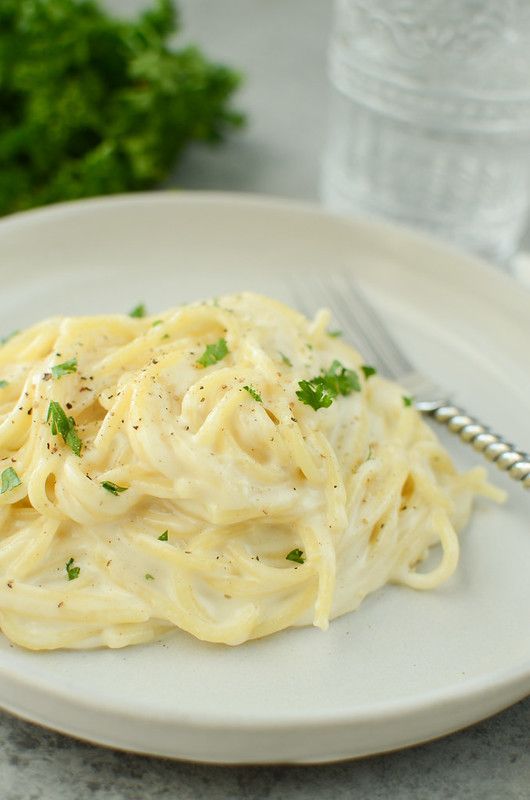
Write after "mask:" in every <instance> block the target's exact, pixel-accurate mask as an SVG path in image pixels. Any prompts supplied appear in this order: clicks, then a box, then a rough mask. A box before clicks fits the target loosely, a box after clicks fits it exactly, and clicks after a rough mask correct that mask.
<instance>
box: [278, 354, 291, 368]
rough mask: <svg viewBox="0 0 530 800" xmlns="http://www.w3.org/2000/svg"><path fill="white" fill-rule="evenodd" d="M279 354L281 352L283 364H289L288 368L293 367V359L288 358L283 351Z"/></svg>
mask: <svg viewBox="0 0 530 800" xmlns="http://www.w3.org/2000/svg"><path fill="white" fill-rule="evenodd" d="M279 352H280V356H281V357H282V361H283V363H284V364H287V366H288V367H292V366H293V362H292V361H291V359H290V358H287V356H286V355H285V353H282V352H281V351H279Z"/></svg>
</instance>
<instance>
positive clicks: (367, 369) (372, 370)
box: [361, 364, 377, 380]
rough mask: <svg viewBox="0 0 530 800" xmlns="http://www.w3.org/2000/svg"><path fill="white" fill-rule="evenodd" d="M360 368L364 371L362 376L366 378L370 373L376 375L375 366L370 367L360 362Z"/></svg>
mask: <svg viewBox="0 0 530 800" xmlns="http://www.w3.org/2000/svg"><path fill="white" fill-rule="evenodd" d="M361 369H362V371H363V373H364V377H365V378H366V380H368V378H369V377H370V376H371V375H377V370H376V368H375V367H371V366H370V365H369V364H361Z"/></svg>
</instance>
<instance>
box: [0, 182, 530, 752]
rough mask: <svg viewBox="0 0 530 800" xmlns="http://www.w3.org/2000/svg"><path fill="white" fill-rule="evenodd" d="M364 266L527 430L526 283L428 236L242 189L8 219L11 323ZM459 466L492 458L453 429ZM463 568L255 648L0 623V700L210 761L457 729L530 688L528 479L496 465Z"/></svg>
mask: <svg viewBox="0 0 530 800" xmlns="http://www.w3.org/2000/svg"><path fill="white" fill-rule="evenodd" d="M312 267H319V268H320V269H322V270H324V271H332V270H334V269H336V268H344V267H349V268H351V269H352V270H353V271H354V272H355V273H356V274H357V276H358V277H359V278H360V279H361V280H362V282H363V283H364V285H365V287H366V288H367V289H368V291H369V292H370V294H371V296H372V298H373V299H374V300H375V301H376V302H377V304H378V305H379V306H380V307H382V308H384V310H385V312H386V313H387V314H388V316H389V317H390V319H391V322H392V323H393V326H394V328H395V330H396V333H397V334H398V336H399V338H400V339H401V340H402V341H403V343H404V344H405V345H406V346H407V348H408V350H409V352H410V354H411V356H412V357H413V359H414V360H415V361H417V363H418V365H420V366H424V367H426V368H428V370H429V371H430V373H431V374H432V375H433V376H434V377H436V378H438V379H439V381H440V382H441V383H444V384H447V386H454V387H455V388H457V398H458V400H460V401H461V402H462V403H463V404H464V405H466V406H467V407H468V408H469V409H470V410H473V411H474V412H475V413H476V414H477V415H480V416H482V417H483V418H484V420H489V421H490V422H491V424H492V425H493V426H495V427H497V428H498V429H499V430H500V431H502V432H503V433H505V434H506V435H507V436H509V437H512V438H513V439H514V440H515V441H517V442H518V443H519V444H520V446H524V445H526V446H527V447H528V446H530V415H529V414H528V398H529V397H530V369H529V367H530V359H529V356H528V341H529V340H530V314H529V311H530V300H529V298H530V294H528V293H527V291H526V290H524V289H522V288H521V287H519V286H518V285H516V284H515V283H514V282H512V281H510V280H509V279H508V278H506V277H505V276H504V275H501V274H499V273H497V272H495V271H494V270H493V269H490V268H489V267H487V266H485V265H483V264H481V263H479V262H477V261H475V260H473V259H471V258H468V257H465V256H463V255H461V254H459V253H457V252H454V251H452V250H450V249H448V248H445V247H442V246H441V245H439V244H438V243H435V242H434V241H431V240H429V239H427V238H423V237H420V236H418V235H416V234H412V233H410V232H408V231H406V230H402V229H399V228H396V227H392V226H389V225H386V224H382V223H379V222H366V221H346V220H344V219H338V218H334V217H331V216H326V215H325V214H323V213H322V212H320V211H319V210H318V209H315V208H311V207H309V206H304V205H300V204H292V203H288V202H284V201H276V200H264V199H259V198H249V197H241V196H236V195H209V194H194V195H189V194H180V195H179V194H176V193H166V194H150V195H138V196H134V197H124V198H114V199H107V200H97V201H89V202H83V203H75V204H70V205H64V206H57V207H55V208H51V209H49V210H44V211H39V212H33V213H29V214H23V215H19V216H15V217H12V218H11V219H7V220H6V221H4V222H2V223H1V224H0V279H1V280H0V286H1V297H0V319H1V325H2V329H3V330H5V331H6V332H9V331H10V330H12V329H15V328H21V327H23V326H24V325H27V324H29V323H31V322H33V321H35V320H38V319H40V318H42V317H44V316H47V315H50V314H55V313H62V314H82V313H86V312H90V313H91V312H110V311H114V310H123V311H127V310H128V309H130V308H131V307H132V306H134V305H135V304H136V303H138V302H139V301H144V302H146V303H147V305H148V306H149V308H150V309H151V310H152V311H153V312H154V311H155V310H159V309H163V308H165V307H167V306H171V305H175V304H177V303H180V302H182V301H189V300H193V299H195V298H197V297H201V296H205V295H206V296H207V295H216V294H219V293H221V292H223V291H231V290H237V289H254V290H258V291H263V292H266V293H269V294H271V295H275V296H278V297H279V298H281V299H286V300H288V299H289V297H288V291H287V288H286V281H285V277H286V275H290V276H299V278H300V280H301V281H303V280H304V275H305V274H306V271H307V270H308V269H309V268H312ZM446 443H447V444H448V445H449V447H450V449H451V451H452V452H453V453H454V455H455V457H456V458H457V461H458V462H459V463H460V464H461V465H462V466H466V465H470V464H473V463H476V462H477V460H478V458H479V457H478V456H476V455H475V454H473V452H471V451H470V452H469V453H468V452H467V451H466V449H465V447H464V446H463V445H461V444H460V443H459V442H458V441H457V440H456V439H455V440H450V439H449V438H447V439H446ZM491 471H492V477H493V479H494V480H496V481H498V482H499V484H500V485H503V486H504V487H505V488H507V489H508V490H509V500H508V503H507V504H506V506H504V507H502V508H500V507H495V506H492V505H490V504H487V503H484V504H482V505H481V506H480V507H479V508H478V510H477V511H476V514H475V516H474V518H473V522H472V525H471V526H470V527H469V528H468V530H467V531H466V532H465V533H464V534H463V536H462V559H461V563H460V565H459V568H458V571H457V574H456V576H455V577H454V578H453V579H452V580H451V581H450V582H449V583H447V584H446V585H445V586H443V587H442V588H440V589H439V590H436V591H434V592H427V593H423V594H422V593H416V592H414V591H413V590H410V589H406V588H398V587H388V588H385V589H384V590H381V591H379V592H377V593H376V594H375V595H373V596H371V597H370V598H368V599H367V600H366V601H365V602H364V603H363V605H362V607H361V609H360V610H359V611H358V612H357V613H355V614H350V615H349V616H346V617H343V618H342V619H340V620H337V621H335V622H334V623H332V625H331V627H330V629H329V631H328V632H327V633H322V632H321V631H319V630H316V629H314V628H307V629H299V630H291V631H286V632H283V633H281V634H276V635H274V636H273V637H271V638H268V639H266V640H262V641H257V642H251V643H248V644H245V645H243V646H241V647H238V648H235V649H234V648H228V647H221V646H216V645H210V644H204V643H200V642H198V641H195V640H194V639H192V638H191V637H190V636H187V635H185V634H181V633H179V632H177V633H176V634H175V635H174V636H173V637H172V638H170V639H167V640H165V641H164V642H160V643H155V644H152V645H148V646H142V647H134V648H131V649H127V650H119V651H103V650H102V651H95V652H79V653H75V652H55V653H28V652H24V651H22V650H19V649H18V648H15V647H12V646H10V645H9V644H8V643H7V642H6V641H5V640H4V639H3V638H2V637H0V705H2V706H3V707H4V708H6V709H8V710H9V711H13V712H15V713H17V714H19V715H21V716H23V717H25V718H27V719H30V720H33V721H35V722H38V723H42V724H45V725H48V726H50V727H52V728H55V729H57V730H61V731H65V732H67V733H70V734H73V735H75V736H79V737H82V738H85V739H89V740H92V741H94V742H99V743H102V744H107V745H113V746H116V747H120V748H124V749H130V750H135V751H140V752H145V753H153V754H157V755H164V756H171V757H179V758H188V759H195V760H199V761H212V762H226V763H234V762H277V761H282V762H285V761H291V762H314V761H328V760H334V759H340V758H347V757H351V756H361V755H365V754H368V753H375V752H381V751H384V750H389V749H394V748H398V747H402V746H405V745H410V744H413V743H416V742H420V741H423V740H425V739H428V738H431V737H435V736H440V735H442V734H445V733H447V732H449V731H453V730H456V729H458V728H461V727H463V726H465V725H468V724H470V723H472V722H475V721H477V720H479V719H481V718H483V717H485V716H487V715H489V714H492V713H494V712H496V711H498V710H500V709H502V708H504V707H506V706H507V705H509V704H511V703H513V702H515V701H516V700H518V699H519V698H521V697H523V696H524V695H525V694H526V693H528V692H529V691H530V636H529V632H530V631H529V627H530V626H529V622H530V618H529V617H530V613H529V609H530V531H529V530H528V527H529V526H528V512H529V510H530V494H529V493H527V494H525V492H524V491H523V490H522V488H521V486H519V485H516V484H511V483H510V482H509V480H508V478H506V477H505V476H502V475H501V474H498V473H497V472H496V470H495V469H494V468H492V470H491Z"/></svg>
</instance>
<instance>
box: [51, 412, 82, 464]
mask: <svg viewBox="0 0 530 800" xmlns="http://www.w3.org/2000/svg"><path fill="white" fill-rule="evenodd" d="M46 422H49V423H50V427H51V431H52V433H53V435H54V436H57V435H58V434H61V436H62V437H63V439H64V441H65V444H67V445H68V447H69V448H70V450H71V451H72V452H73V453H75V455H76V456H78V455H80V454H81V448H82V447H83V443H82V441H81V439H80V438H79V436H78V435H77V433H76V430H75V420H74V418H73V417H67V416H66V414H65V412H64V410H63V408H62V407H61V405H60V403H57V402H56V401H55V400H52V401H51V402H50V405H49V407H48V414H47V416H46Z"/></svg>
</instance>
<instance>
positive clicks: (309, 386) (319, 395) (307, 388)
mask: <svg viewBox="0 0 530 800" xmlns="http://www.w3.org/2000/svg"><path fill="white" fill-rule="evenodd" d="M298 386H299V387H300V389H299V390H298V391H297V392H296V396H297V397H298V399H299V400H301V402H302V403H305V405H306V406H311V408H314V409H315V411H318V409H319V408H329V407H330V405H331V404H332V402H333V398H334V397H335V395H334V394H330V392H329V390H328V388H327V387H326V384H325V383H324V381H323V379H322V378H320V377H319V378H313V379H312V380H310V381H299V382H298Z"/></svg>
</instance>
